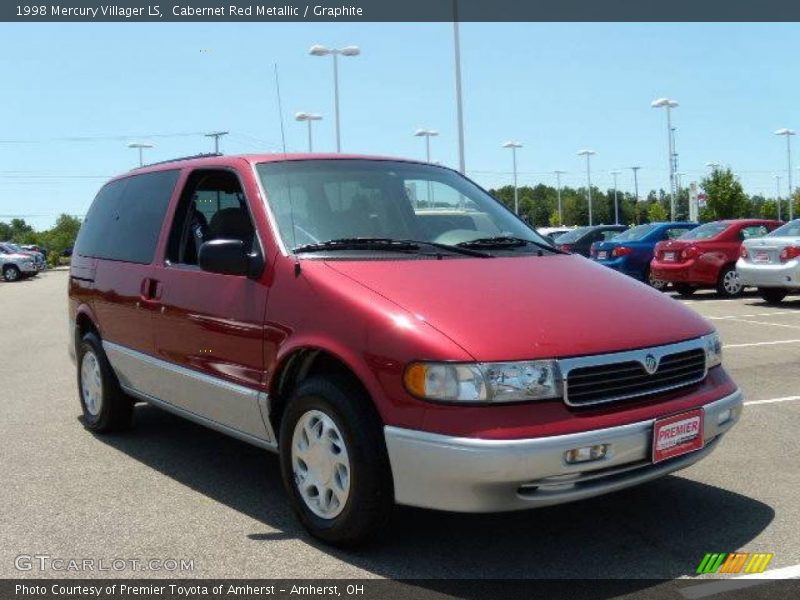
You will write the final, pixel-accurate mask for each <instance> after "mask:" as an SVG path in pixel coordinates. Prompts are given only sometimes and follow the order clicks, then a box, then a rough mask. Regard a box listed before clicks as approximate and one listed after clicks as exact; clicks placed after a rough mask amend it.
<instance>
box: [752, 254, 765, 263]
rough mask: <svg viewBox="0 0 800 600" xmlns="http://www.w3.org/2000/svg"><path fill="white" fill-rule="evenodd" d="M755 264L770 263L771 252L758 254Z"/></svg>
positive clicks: (755, 257)
mask: <svg viewBox="0 0 800 600" xmlns="http://www.w3.org/2000/svg"><path fill="white" fill-rule="evenodd" d="M753 262H757V263H768V262H769V252H756V254H755V256H754V257H753Z"/></svg>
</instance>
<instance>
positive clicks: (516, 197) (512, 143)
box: [503, 142, 522, 215]
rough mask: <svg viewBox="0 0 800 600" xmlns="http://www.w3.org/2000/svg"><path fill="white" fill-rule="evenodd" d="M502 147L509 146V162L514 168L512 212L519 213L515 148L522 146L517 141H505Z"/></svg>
mask: <svg viewBox="0 0 800 600" xmlns="http://www.w3.org/2000/svg"><path fill="white" fill-rule="evenodd" d="M503 148H511V162H512V165H513V168H514V214H517V215H518V214H519V190H518V189H517V148H522V144H520V143H519V142H506V143H505V144H503Z"/></svg>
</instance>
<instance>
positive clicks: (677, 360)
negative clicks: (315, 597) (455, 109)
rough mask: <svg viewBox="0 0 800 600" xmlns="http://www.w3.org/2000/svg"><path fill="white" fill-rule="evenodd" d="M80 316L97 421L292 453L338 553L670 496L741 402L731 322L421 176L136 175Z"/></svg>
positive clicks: (94, 425) (116, 185)
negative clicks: (440, 522) (382, 537)
mask: <svg viewBox="0 0 800 600" xmlns="http://www.w3.org/2000/svg"><path fill="white" fill-rule="evenodd" d="M575 290H591V294H576V293H575ZM631 306H634V307H636V310H631ZM69 315H70V322H71V325H72V331H73V336H72V338H71V344H70V349H71V353H72V355H73V357H74V359H75V361H76V365H77V381H78V395H79V398H80V402H81V407H82V412H83V423H84V426H85V427H87V428H88V429H89V430H91V431H93V432H107V431H113V430H118V429H124V428H127V427H130V425H131V423H132V418H133V415H134V412H135V410H134V404H135V403H136V402H140V401H143V402H147V403H151V404H154V405H156V406H159V407H161V408H163V409H165V410H168V411H172V412H174V413H177V414H178V415H182V416H184V417H186V418H188V419H192V420H194V421H196V422H198V423H201V424H203V425H206V426H208V427H211V428H213V429H216V430H219V431H222V432H224V433H226V434H229V435H232V436H234V437H236V438H239V439H240V440H243V441H246V442H249V443H251V444H255V445H257V446H260V447H262V448H265V449H269V450H272V451H275V452H278V453H279V455H280V463H281V469H282V473H283V480H284V484H285V487H286V490H287V494H288V496H289V498H290V502H291V504H292V507H293V509H294V510H295V512H296V513H297V515H298V516H299V519H300V520H301V521H302V523H303V524H304V525H305V527H306V528H307V529H308V530H309V531H310V532H311V533H312V534H313V535H315V536H317V537H319V538H321V539H323V540H326V541H327V542H330V543H337V544H345V543H354V542H357V541H360V540H361V539H363V538H365V537H367V536H369V535H371V534H374V533H375V532H377V531H379V530H380V526H381V524H382V523H383V522H384V521H385V519H386V517H387V516H388V514H389V511H390V510H391V508H392V506H393V505H394V504H395V503H399V504H406V505H413V506H419V507H425V508H433V509H443V510H452V511H462V512H487V511H505V510H519V509H526V508H534V507H539V506H546V505H550V504H557V503H562V502H569V501H573V500H582V499H586V498H590V497H592V496H596V495H598V494H603V493H606V492H612V491H616V490H619V489H622V488H625V487H628V486H631V485H635V484H639V483H643V482H646V481H650V480H652V479H655V478H657V477H661V476H663V475H665V474H667V473H671V472H673V471H676V470H678V469H681V468H684V467H686V466H688V465H690V464H692V463H694V462H696V461H698V460H700V459H702V458H703V457H705V456H707V455H708V454H709V453H710V452H711V451H713V450H714V448H716V447H717V445H718V444H719V441H720V439H721V437H722V436H723V434H724V433H725V432H727V431H728V430H729V429H730V428H731V427H732V426H733V425H734V423H736V421H737V420H738V418H739V416H740V413H741V407H742V394H741V392H740V391H739V389H738V388H737V386H736V384H735V383H734V382H733V381H732V380H731V379H730V378H729V376H728V375H727V373H726V372H725V370H724V369H723V368H722V366H721V361H722V356H721V347H720V340H719V337H718V335H717V333H716V332H715V331H714V329H713V328H712V327H711V325H709V323H708V322H707V321H705V320H703V319H702V318H701V317H700V316H698V315H697V314H696V313H694V312H693V311H691V310H689V309H687V308H685V307H684V306H683V305H681V304H679V303H677V302H673V301H672V300H670V299H669V298H666V297H664V296H663V295H662V294H661V293H659V292H657V291H655V290H653V289H651V288H649V287H648V286H646V285H643V284H641V283H639V282H636V281H634V280H632V279H630V278H628V277H626V276H624V275H620V274H618V273H615V272H613V271H611V270H610V269H607V268H605V267H604V266H602V265H597V264H595V263H593V262H592V261H588V260H586V259H585V258H583V257H581V256H574V255H569V254H565V253H563V252H560V251H558V250H557V249H555V248H553V247H552V246H551V245H550V244H549V243H548V242H546V241H545V240H544V239H543V238H542V237H541V236H539V235H538V234H537V233H536V232H535V231H533V230H532V229H531V228H530V227H529V226H527V225H526V224H525V223H524V222H523V221H522V220H520V219H519V218H518V217H517V216H515V215H514V214H513V213H512V212H511V211H509V210H508V209H506V208H505V207H504V206H503V205H502V204H501V203H499V202H498V201H496V200H495V199H494V198H492V197H491V196H490V195H489V194H488V193H487V192H485V191H484V190H482V189H481V188H479V187H478V186H477V185H475V184H474V183H472V182H471V181H469V180H468V179H466V178H465V177H463V176H461V175H460V174H459V173H457V172H456V171H453V170H451V169H448V168H445V167H441V166H436V165H431V164H424V163H419V162H412V161H404V160H396V159H383V158H370V157H357V156H346V155H313V154H312V155H276V154H270V155H249V156H231V157H224V156H209V157H202V158H191V159H186V160H176V161H173V162H169V163H166V164H159V165H151V166H147V167H144V168H141V169H136V170H134V171H132V172H130V173H127V174H125V175H122V176H121V177H118V178H116V179H114V180H112V181H111V182H109V183H108V184H106V185H105V186H104V187H103V188H102V189H101V190H100V192H99V193H98V195H97V197H96V199H95V201H94V203H93V204H92V206H91V208H90V209H89V211H88V213H87V216H86V219H85V221H84V223H83V225H82V227H81V231H80V234H79V236H78V239H77V242H76V245H75V249H74V253H73V257H72V263H71V268H70V283H69ZM598 315H602V318H598ZM253 476H258V475H257V474H256V473H254V474H253ZM142 501H143V502H146V498H144V499H142ZM578 510H586V509H585V508H582V509H578Z"/></svg>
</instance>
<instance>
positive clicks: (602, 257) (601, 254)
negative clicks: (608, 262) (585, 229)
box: [597, 250, 608, 260]
mask: <svg viewBox="0 0 800 600" xmlns="http://www.w3.org/2000/svg"><path fill="white" fill-rule="evenodd" d="M607 258H608V252H606V251H605V250H601V251H600V252H598V253H597V260H605V259H607Z"/></svg>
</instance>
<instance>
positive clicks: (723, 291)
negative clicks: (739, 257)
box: [717, 265, 744, 298]
mask: <svg viewBox="0 0 800 600" xmlns="http://www.w3.org/2000/svg"><path fill="white" fill-rule="evenodd" d="M743 289H744V286H743V285H742V282H741V280H740V279H739V273H737V272H736V267H735V266H733V265H728V266H727V267H725V268H724V269H723V270H722V273H720V274H719V280H718V281H717V293H718V294H719V295H720V296H724V297H726V298H735V297H737V296H741V294H742V290H743Z"/></svg>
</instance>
